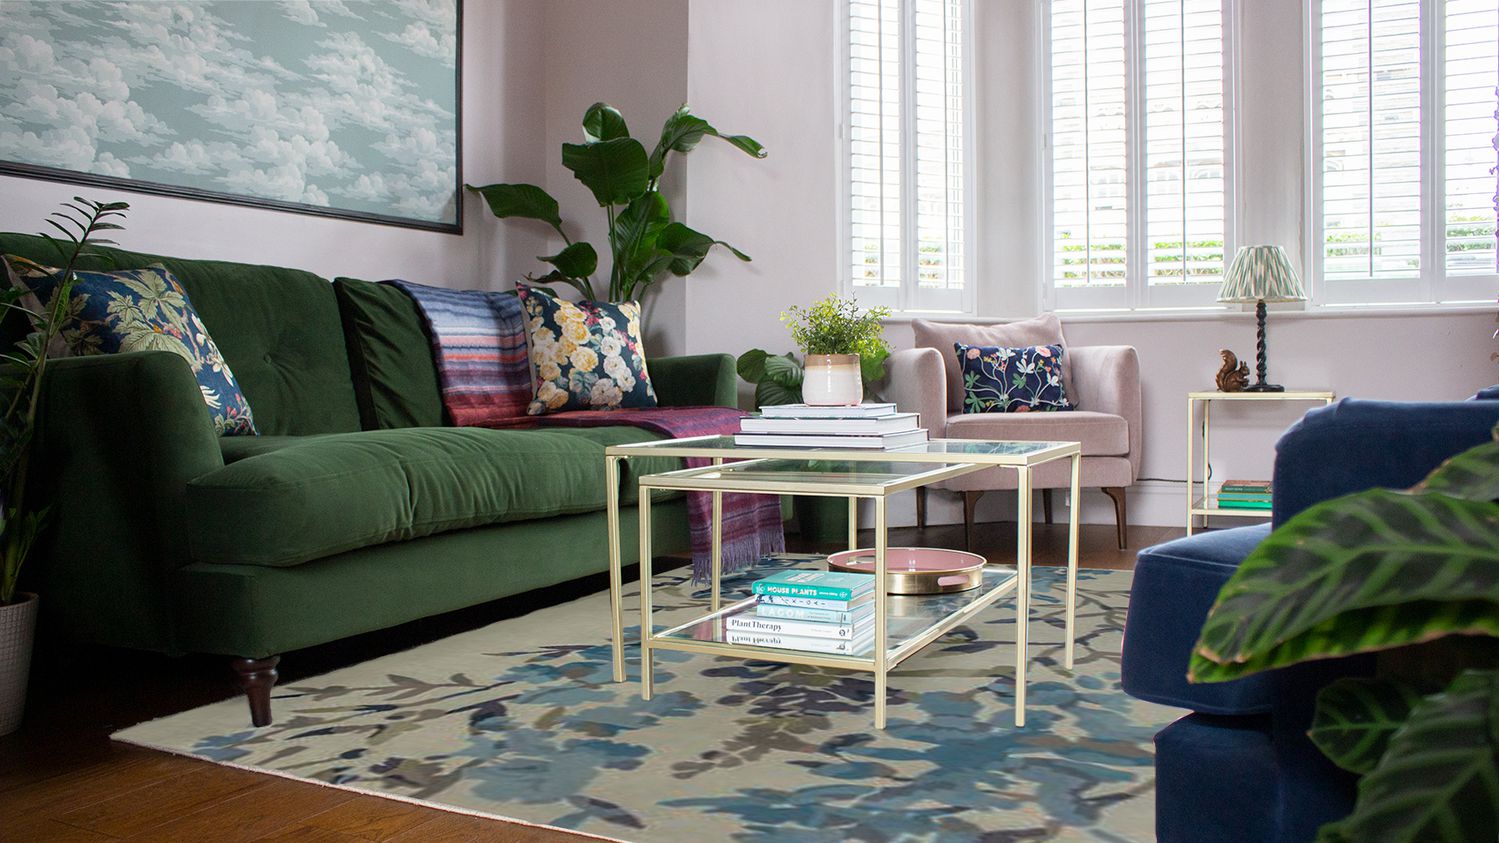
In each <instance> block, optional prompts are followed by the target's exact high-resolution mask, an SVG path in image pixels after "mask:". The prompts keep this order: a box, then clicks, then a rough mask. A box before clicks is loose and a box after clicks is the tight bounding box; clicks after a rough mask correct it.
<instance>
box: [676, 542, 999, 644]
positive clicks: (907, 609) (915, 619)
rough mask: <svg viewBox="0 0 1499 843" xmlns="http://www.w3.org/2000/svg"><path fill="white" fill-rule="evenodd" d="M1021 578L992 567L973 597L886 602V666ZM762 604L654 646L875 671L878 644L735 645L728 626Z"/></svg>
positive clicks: (730, 610) (704, 620)
mask: <svg viewBox="0 0 1499 843" xmlns="http://www.w3.org/2000/svg"><path fill="white" fill-rule="evenodd" d="M1018 582H1019V576H1018V575H1017V574H1016V572H1015V569H1014V568H1008V567H999V566H989V567H986V568H985V569H984V572H983V583H982V584H981V585H980V586H978V587H977V588H972V589H969V590H968V591H957V592H950V593H947V594H924V595H906V596H896V595H890V596H889V597H888V598H887V599H886V602H885V611H886V615H885V634H886V650H885V652H886V663H887V666H890V667H893V666H894V665H895V664H897V663H899V662H900V661H902V660H904V659H905V658H907V657H909V656H911V655H913V654H914V653H915V652H917V651H918V650H920V649H921V648H922V647H924V646H926V645H927V644H929V643H931V642H932V641H934V640H936V639H937V638H938V637H939V636H941V635H942V633H944V632H946V631H947V630H949V629H952V628H953V627H955V626H957V625H958V624H960V623H962V622H963V621H964V620H966V619H967V618H968V617H970V616H972V615H974V614H976V613H978V612H979V611H980V610H982V609H984V608H985V607H987V606H989V605H991V604H993V603H994V602H995V601H996V600H998V599H999V598H1000V597H1002V596H1004V595H1006V594H1009V593H1011V592H1013V591H1015V589H1016V586H1017V584H1018ZM757 603H758V600H757V598H755V597H743V596H741V597H739V598H737V599H735V600H734V601H733V602H731V603H729V604H728V605H726V606H724V607H723V608H722V609H720V610H719V611H717V612H710V613H708V614H705V615H702V616H700V617H697V618H694V619H693V620H691V621H688V622H687V623H684V624H680V625H678V626H674V627H672V628H670V629H667V630H665V631H662V632H657V633H655V634H654V635H652V636H651V646H652V647H656V648H659V649H666V650H672V649H682V650H690V651H695V652H705V653H713V654H718V655H729V656H737V657H740V658H754V659H764V660H766V661H789V662H807V661H810V662H816V663H829V664H832V663H846V666H848V667H855V668H869V667H872V666H873V664H874V641H873V640H872V639H871V640H868V641H865V642H864V643H863V644H862V646H856V647H853V648H852V649H851V651H850V649H849V648H848V646H847V643H846V642H844V641H842V640H840V639H837V638H828V639H827V640H828V641H831V642H836V643H837V645H839V646H837V647H836V648H834V647H830V648H827V649H823V648H818V649H802V648H784V647H771V646H757V645H753V644H747V643H742V641H738V640H735V639H736V638H738V636H734V635H731V632H733V631H732V630H730V629H729V625H728V620H729V619H730V618H735V617H754V616H755V607H756V605H757Z"/></svg>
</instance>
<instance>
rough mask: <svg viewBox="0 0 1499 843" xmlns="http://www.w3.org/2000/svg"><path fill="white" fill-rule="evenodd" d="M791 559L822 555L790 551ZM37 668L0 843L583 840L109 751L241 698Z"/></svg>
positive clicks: (342, 656) (96, 661)
mask: <svg viewBox="0 0 1499 843" xmlns="http://www.w3.org/2000/svg"><path fill="white" fill-rule="evenodd" d="M1181 532H1182V531H1180V530H1175V529H1170V528H1155V527H1136V528H1132V529H1131V530H1130V536H1129V538H1130V541H1129V544H1130V549H1129V550H1125V551H1121V550H1119V549H1118V547H1117V546H1116V544H1115V539H1114V530H1113V528H1112V527H1110V526H1091V525H1090V526H1085V527H1084V528H1083V531H1082V538H1081V545H1082V547H1081V558H1082V560H1083V562H1082V564H1083V565H1085V566H1087V567H1096V568H1116V569H1127V568H1130V567H1131V566H1132V565H1133V564H1134V556H1135V552H1136V551H1137V550H1139V549H1140V548H1142V547H1147V546H1149V545H1151V544H1155V543H1157V542H1160V541H1164V540H1167V539H1170V538H1174V537H1176V536H1178V535H1181ZM962 533H963V531H962V528H961V527H952V526H942V527H930V528H927V529H926V530H916V529H914V528H910V529H897V530H892V531H891V536H890V541H891V543H892V544H896V545H902V544H904V545H912V544H915V545H937V546H949V547H959V546H961V545H962V542H963V535H962ZM1014 543H1015V525H1014V524H1013V523H994V524H981V525H978V526H977V527H976V528H975V537H974V550H976V551H978V552H980V553H983V554H985V555H986V556H989V557H990V558H991V559H993V560H995V561H1004V560H1013V559H1014V553H1015V551H1014ZM1065 547H1066V532H1065V527H1062V526H1060V525H1053V526H1047V525H1037V527H1036V532H1035V561H1036V563H1037V564H1060V563H1062V562H1064V561H1065V555H1064V554H1065ZM792 549H794V550H811V549H815V548H809V547H806V546H805V544H801V543H798V542H796V541H794V540H793V541H792ZM627 575H628V574H627ZM606 587H607V581H606V580H605V579H604V577H603V576H602V575H600V576H598V577H592V578H589V579H587V580H583V581H580V582H577V583H570V584H568V585H566V586H559V587H557V588H553V589H547V590H546V591H545V592H544V593H541V594H535V593H533V594H531V595H526V596H525V597H524V598H523V599H522V598H515V599H509V600H501V601H497V602H495V603H491V604H487V605H485V606H479V607H475V608H473V609H469V610H465V611H462V612H455V613H451V614H449V615H444V616H442V617H440V618H431V619H427V620H424V621H419V622H416V623H413V624H408V625H406V626H403V627H400V628H398V629H394V630H386V631H383V632H380V633H373V634H370V635H366V636H361V637H359V638H354V639H349V640H346V641H340V642H336V643H334V644H330V645H327V646H324V647H318V648H314V649H312V650H307V651H303V652H300V653H293V654H291V655H290V656H288V657H286V658H284V659H283V660H282V665H281V667H282V671H281V672H282V681H295V680H297V679H299V678H304V677H307V676H313V675H317V674H320V673H325V672H327V671H329V670H334V669H337V668H339V667H342V666H345V665H350V664H356V663H358V662H361V661H365V660H368V659H371V658H375V657H377V656H380V655H382V654H385V653H390V652H397V651H400V650H404V649H408V648H410V647H413V646H417V645H420V644H422V643H426V642H427V641H433V640H437V639H439V638H443V637H446V636H449V635H453V634H456V633H458V632H461V631H464V630H468V629H473V628H476V627H479V626H483V625H485V624H489V623H493V622H495V621H497V620H501V619H504V618H506V617H515V616H517V615H520V614H524V613H525V612H526V611H529V610H532V609H535V608H537V607H538V603H542V602H544V603H556V602H562V601H565V600H571V599H573V598H575V597H579V596H581V595H584V594H589V593H592V592H595V591H598V590H601V589H603V588H606ZM44 599H45V597H44ZM35 662H36V664H35V665H34V667H33V671H32V673H33V678H32V693H31V699H30V702H29V707H28V710H27V720H26V723H25V725H24V726H23V727H22V728H21V730H20V731H19V732H17V733H15V734H13V735H10V736H7V737H4V738H0V822H3V826H0V837H3V839H4V840H6V841H32V840H35V841H51V840H57V841H74V840H76V841H102V840H204V841H208V840H211V841H235V840H278V841H279V840H285V841H293V840H295V841H345V842H346V843H356V841H371V840H380V841H387V840H388V841H417V840H420V841H426V842H427V843H431V842H432V841H464V840H486V841H502V842H503V843H512V842H513V843H541V842H542V841H549V842H551V843H556V841H580V840H584V839H587V838H583V837H580V836H578V835H572V834H567V833H563V832H556V831H548V830H545V829H537V828H531V827H527V826H522V825H518V824H513V823H505V822H499V821H495V820H485V819H479V818H476V817H470V816H466V815H462V814H455V813H450V812H446V811H439V810H435V809H432V808H426V807H422V806H417V805H411V804H408V803H403V802H398V801H395V800H390V799H382V798H379V797H374V796H363V795H357V794H353V793H349V792H347V791H342V790H336V789H334V788H328V787H320V786H318V785H312V784H306V783H303V782H297V781H292V780H288V779H282V778H278V777H275V776H270V775H265V774H261V773H250V772H246V771H243V770H236V769H233V768H230V767H223V766H219V765H216V764H210V763H207V762H203V761H196V760H193V759H189V758H183V757H179V756H174V755H169V754H166V753H161V752H155V751H151V750H144V749H138V748H135V747H130V746H125V745H123V744H116V743H114V742H112V741H110V740H109V735H110V733H111V732H114V731H115V730H117V729H121V728H123V727H125V726H129V725H132V724H134V723H138V722H141V721H144V720H149V719H152V718H155V717H161V716H164V715H167V714H172V713H175V712H179V711H185V710H187V709H190V708H194V707H196V706H199V705H203V704H205V703H208V702H212V701H214V700H218V699H222V698H224V697H227V696H230V695H231V694H233V693H234V689H233V687H232V681H231V679H230V674H229V669H228V667H227V664H226V663H225V662H224V661H223V660H219V659H206V658H198V657H190V658H183V659H169V658H166V657H161V656H155V655H150V654H141V653H131V652H124V651H118V650H89V651H82V652H80V651H71V650H70V651H48V650H39V651H38V653H37V655H36V659H35ZM246 716H247V717H248V714H247V715H246Z"/></svg>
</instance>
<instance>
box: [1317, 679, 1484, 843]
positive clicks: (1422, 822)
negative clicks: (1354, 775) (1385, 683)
mask: <svg viewBox="0 0 1499 843" xmlns="http://www.w3.org/2000/svg"><path fill="white" fill-rule="evenodd" d="M1496 700H1499V672H1496V671H1476V670H1474V671H1468V672H1466V673H1464V674H1462V675H1461V676H1458V677H1457V678H1456V679H1454V680H1453V681H1452V684H1451V685H1448V686H1447V689H1446V690H1445V691H1443V692H1442V693H1440V694H1433V695H1432V696H1430V697H1427V698H1426V699H1425V700H1422V701H1421V702H1420V703H1419V704H1417V705H1416V707H1415V708H1413V709H1411V713H1410V718H1409V719H1408V720H1407V721H1406V724H1405V725H1404V726H1403V727H1401V728H1400V729H1398V730H1396V732H1395V734H1394V735H1393V736H1392V737H1391V738H1390V743H1389V748H1388V749H1387V750H1386V752H1385V754H1384V757H1383V758H1381V759H1380V760H1379V763H1378V764H1377V765H1376V766H1375V767H1374V769H1373V770H1372V771H1370V772H1369V774H1368V775H1366V776H1364V777H1363V778H1362V779H1361V780H1359V784H1358V799H1357V801H1356V802H1355V803H1354V806H1353V813H1351V814H1349V815H1348V817H1347V818H1346V819H1343V820H1341V821H1339V822H1338V823H1336V824H1334V825H1333V826H1331V827H1330V828H1326V829H1324V830H1323V835H1322V836H1321V838H1320V839H1323V840H1379V841H1390V843H1406V841H1410V843H1414V841H1451V843H1467V841H1475V840H1499V744H1496V743H1495V742H1494V740H1493V739H1492V736H1493V733H1494V729H1495V724H1494V722H1493V717H1494V711H1495V706H1496V703H1495V701H1496Z"/></svg>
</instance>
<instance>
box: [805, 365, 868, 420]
mask: <svg viewBox="0 0 1499 843" xmlns="http://www.w3.org/2000/svg"><path fill="white" fill-rule="evenodd" d="M863 400H864V377H863V375H862V374H860V371H859V355H857V354H808V355H807V359H806V362H804V363H803V364H802V401H805V402H806V403H807V404H810V405H812V406H813V407H842V406H852V405H854V404H857V403H859V402H860V401H863Z"/></svg>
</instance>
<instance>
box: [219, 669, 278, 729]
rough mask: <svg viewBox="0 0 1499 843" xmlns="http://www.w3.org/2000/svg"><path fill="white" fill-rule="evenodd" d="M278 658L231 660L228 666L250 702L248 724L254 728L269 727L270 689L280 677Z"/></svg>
mask: <svg viewBox="0 0 1499 843" xmlns="http://www.w3.org/2000/svg"><path fill="white" fill-rule="evenodd" d="M280 661H281V657H280V656H268V657H266V658H263V659H232V660H231V661H230V665H231V666H232V667H233V668H234V672H235V673H236V674H237V675H238V676H239V687H240V689H241V690H243V691H244V692H245V696H246V697H248V698H249V700H250V722H251V723H252V724H254V725H256V726H269V725H271V689H272V688H274V687H275V686H276V679H277V678H278V677H279V676H280V674H278V673H277V672H276V665H277V664H278V663H280Z"/></svg>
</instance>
